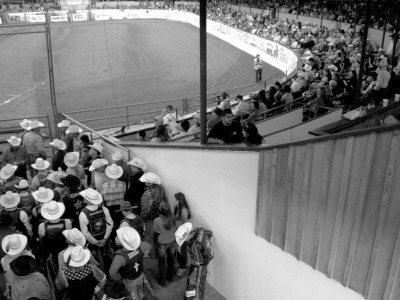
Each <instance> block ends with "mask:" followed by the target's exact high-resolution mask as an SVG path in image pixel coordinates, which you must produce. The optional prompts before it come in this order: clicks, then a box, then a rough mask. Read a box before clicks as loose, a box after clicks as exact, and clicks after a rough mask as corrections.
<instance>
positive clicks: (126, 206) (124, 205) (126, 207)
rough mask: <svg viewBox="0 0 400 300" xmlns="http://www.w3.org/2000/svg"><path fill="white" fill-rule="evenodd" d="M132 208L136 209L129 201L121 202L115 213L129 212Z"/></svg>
mask: <svg viewBox="0 0 400 300" xmlns="http://www.w3.org/2000/svg"><path fill="white" fill-rule="evenodd" d="M133 208H138V207H137V206H132V205H131V203H130V202H129V201H123V202H122V203H121V205H120V209H118V210H116V212H120V211H125V210H130V209H133Z"/></svg>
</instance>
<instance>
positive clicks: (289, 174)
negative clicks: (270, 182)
mask: <svg viewBox="0 0 400 300" xmlns="http://www.w3.org/2000/svg"><path fill="white" fill-rule="evenodd" d="M294 153H295V149H294V147H293V146H290V147H289V155H288V163H287V169H286V191H285V201H286V203H287V208H288V211H287V219H286V228H285V244H284V247H283V249H284V251H288V249H287V245H288V240H287V239H288V228H289V222H290V221H291V220H290V213H291V207H292V206H291V202H292V192H293V191H292V190H293V172H294V171H293V170H294Z"/></svg>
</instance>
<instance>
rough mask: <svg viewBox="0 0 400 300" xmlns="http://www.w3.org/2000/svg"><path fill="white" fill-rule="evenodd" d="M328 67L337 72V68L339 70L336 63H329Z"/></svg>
mask: <svg viewBox="0 0 400 300" xmlns="http://www.w3.org/2000/svg"><path fill="white" fill-rule="evenodd" d="M328 69H330V70H332V71H334V72H337V70H338V68H337V67H336V66H335V65H329V66H328Z"/></svg>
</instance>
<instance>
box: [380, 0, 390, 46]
mask: <svg viewBox="0 0 400 300" xmlns="http://www.w3.org/2000/svg"><path fill="white" fill-rule="evenodd" d="M388 1H389V0H388ZM383 9H384V11H385V13H384V15H383V19H384V21H383V35H382V43H381V48H383V46H384V45H385V35H386V19H387V11H388V10H389V6H385V5H384V6H383Z"/></svg>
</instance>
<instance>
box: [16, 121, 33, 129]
mask: <svg viewBox="0 0 400 300" xmlns="http://www.w3.org/2000/svg"><path fill="white" fill-rule="evenodd" d="M30 122H31V121H30V120H28V119H24V120H23V121H22V122H21V123H19V125H20V126H21V127H22V128H23V129H28V127H29V123H30Z"/></svg>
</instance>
